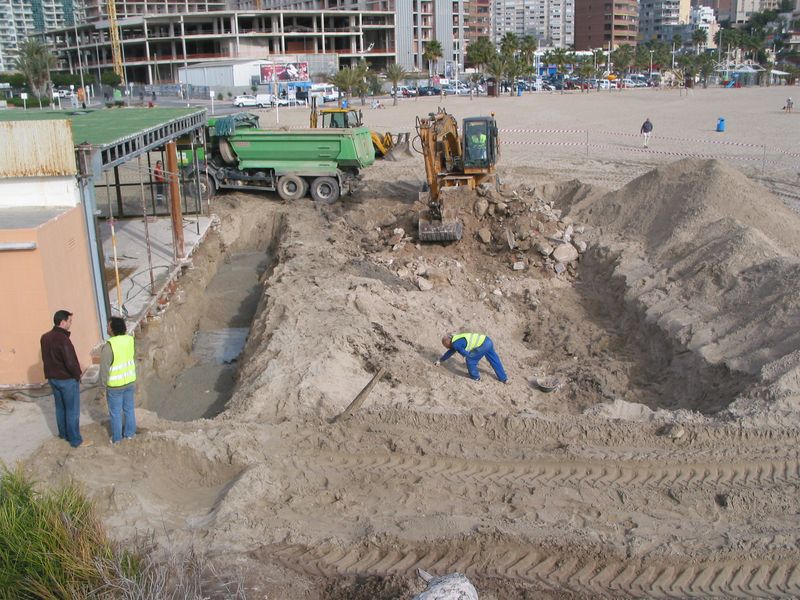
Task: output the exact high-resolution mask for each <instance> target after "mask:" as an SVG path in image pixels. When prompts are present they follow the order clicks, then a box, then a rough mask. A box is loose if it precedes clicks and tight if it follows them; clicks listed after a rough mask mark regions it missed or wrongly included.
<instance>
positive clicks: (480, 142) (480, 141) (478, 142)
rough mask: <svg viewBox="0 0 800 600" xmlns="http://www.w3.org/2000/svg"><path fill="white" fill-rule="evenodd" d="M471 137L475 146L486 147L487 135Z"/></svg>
mask: <svg viewBox="0 0 800 600" xmlns="http://www.w3.org/2000/svg"><path fill="white" fill-rule="evenodd" d="M469 137H470V141H471V142H472V143H473V144H474V145H475V146H485V145H486V134H485V133H478V134H473V135H471V136H469Z"/></svg>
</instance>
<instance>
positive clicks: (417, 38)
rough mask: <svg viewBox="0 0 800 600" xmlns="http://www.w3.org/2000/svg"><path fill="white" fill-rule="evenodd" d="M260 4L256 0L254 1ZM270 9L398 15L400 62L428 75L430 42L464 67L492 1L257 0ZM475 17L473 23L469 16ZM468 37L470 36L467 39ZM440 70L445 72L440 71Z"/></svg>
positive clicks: (446, 59)
mask: <svg viewBox="0 0 800 600" xmlns="http://www.w3.org/2000/svg"><path fill="white" fill-rule="evenodd" d="M251 1H257V0H251ZM258 1H261V2H262V3H265V4H266V5H267V6H268V7H269V8H273V9H282V10H286V9H289V8H293V9H302V10H333V9H335V10H368V9H369V10H381V11H384V10H385V11H390V12H392V13H393V14H394V15H395V18H396V21H395V42H396V57H397V62H398V63H400V64H401V65H403V66H404V67H405V68H406V69H410V70H419V71H422V72H426V71H427V69H428V65H427V63H426V62H425V60H424V58H423V54H424V53H425V46H426V44H427V42H429V41H431V40H436V41H438V42H439V43H440V44H441V46H442V51H443V56H442V59H441V60H442V62H448V61H451V62H454V63H457V64H459V65H463V64H464V53H465V51H466V45H467V42H468V39H477V38H478V37H482V36H484V35H487V34H486V33H481V32H482V31H485V30H487V29H489V26H488V19H487V18H490V16H491V12H490V4H489V2H490V0H258ZM472 16H474V19H475V20H474V21H471V20H470V17H472ZM468 36H469V37H468ZM439 71H442V69H441V68H439Z"/></svg>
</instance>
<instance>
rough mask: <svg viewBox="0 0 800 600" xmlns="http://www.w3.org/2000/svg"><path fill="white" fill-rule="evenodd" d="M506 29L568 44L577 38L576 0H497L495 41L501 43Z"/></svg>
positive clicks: (559, 45) (542, 40)
mask: <svg viewBox="0 0 800 600" xmlns="http://www.w3.org/2000/svg"><path fill="white" fill-rule="evenodd" d="M506 33H513V34H516V35H517V36H519V37H520V38H522V37H525V36H528V35H531V36H533V37H534V38H536V40H537V41H538V42H539V45H540V46H548V47H553V48H569V47H570V46H572V45H573V44H574V42H575V0H494V2H493V7H492V41H493V42H494V43H496V44H499V43H500V40H502V39H503V36H505V34H506Z"/></svg>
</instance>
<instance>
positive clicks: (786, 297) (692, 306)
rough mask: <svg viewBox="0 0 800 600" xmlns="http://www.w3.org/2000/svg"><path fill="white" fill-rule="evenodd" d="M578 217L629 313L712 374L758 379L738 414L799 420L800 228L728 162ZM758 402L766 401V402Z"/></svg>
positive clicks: (655, 174) (643, 188)
mask: <svg viewBox="0 0 800 600" xmlns="http://www.w3.org/2000/svg"><path fill="white" fill-rule="evenodd" d="M575 209H576V210H575V214H576V215H578V216H579V217H580V218H582V219H584V220H585V221H586V222H588V223H589V224H591V225H594V226H596V227H597V228H598V230H597V231H595V234H594V238H595V239H596V240H597V241H598V243H599V240H601V239H602V240H603V242H602V246H603V247H604V248H603V249H602V250H599V249H598V256H600V255H602V256H601V260H602V261H604V262H605V263H606V264H608V265H609V266H610V267H611V271H612V276H613V277H621V278H623V279H624V282H625V288H626V291H625V299H626V301H627V303H629V304H633V307H634V308H635V309H636V310H638V311H640V312H642V313H644V314H645V315H646V320H647V322H649V323H653V324H656V325H657V326H658V327H659V328H660V329H662V330H663V331H664V332H666V333H667V334H668V335H669V337H671V338H672V339H674V340H676V341H677V342H678V343H679V344H680V345H682V346H683V347H684V348H685V349H686V350H689V351H691V352H693V353H696V354H698V355H699V356H701V357H702V358H703V359H704V360H705V361H707V362H708V363H709V364H711V365H723V366H725V367H726V368H727V369H729V370H730V371H731V372H732V373H733V372H740V373H745V374H748V375H750V376H753V377H754V378H755V379H756V380H757V383H756V384H755V385H751V386H748V388H747V389H746V390H742V392H741V393H740V394H739V401H738V402H737V403H736V404H735V405H734V406H733V407H731V410H732V411H733V412H734V413H736V414H737V415H739V416H741V415H743V414H749V415H751V416H762V417H763V416H764V414H765V413H766V412H767V407H769V412H771V413H772V415H771V417H775V416H776V413H780V414H781V415H783V416H791V417H792V418H793V419H796V418H798V416H799V415H798V413H797V403H798V401H800V381H798V379H797V376H798V371H797V367H798V358H799V356H798V355H800V352H798V350H799V349H800V333H798V325H799V324H800V317H798V315H799V314H800V313H799V312H798V308H800V300H799V298H800V279H799V278H798V274H800V261H798V255H799V252H800V235H798V231H800V219H798V217H797V215H796V214H795V213H793V212H792V211H790V210H789V209H788V208H786V207H785V206H784V205H783V204H782V203H781V202H780V200H778V199H777V198H775V197H774V196H772V195H771V194H770V193H769V192H768V191H766V190H765V189H763V188H762V187H761V186H759V185H757V184H755V183H753V182H751V181H750V180H749V179H747V178H746V177H745V176H743V175H742V174H740V173H738V172H737V171H735V170H733V169H732V168H730V167H728V166H726V165H725V164H723V163H720V162H718V161H713V160H708V161H698V160H683V161H679V162H677V163H674V164H672V165H668V166H665V167H661V168H658V169H656V170H654V171H652V172H650V173H648V174H646V175H644V176H642V177H640V178H638V179H636V180H634V181H633V182H631V183H629V184H628V185H626V186H625V187H623V188H622V189H620V190H617V191H615V192H612V193H609V194H607V195H606V196H605V197H603V198H602V199H601V200H599V201H597V202H595V203H593V204H591V205H588V204H587V203H583V204H579V205H576V207H575ZM756 398H758V400H757V401H756V400H755V399H756Z"/></svg>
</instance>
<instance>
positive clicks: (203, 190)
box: [192, 173, 217, 202]
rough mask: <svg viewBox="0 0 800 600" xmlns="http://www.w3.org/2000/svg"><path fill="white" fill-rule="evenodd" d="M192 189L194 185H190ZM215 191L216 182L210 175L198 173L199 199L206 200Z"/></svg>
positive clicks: (209, 198) (212, 195) (211, 196)
mask: <svg viewBox="0 0 800 600" xmlns="http://www.w3.org/2000/svg"><path fill="white" fill-rule="evenodd" d="M192 187H193V189H194V186H192ZM216 193H217V184H216V182H215V181H214V178H213V177H211V175H206V174H204V173H203V174H201V175H200V200H202V201H203V202H208V201H209V200H211V198H213V197H214V194H216Z"/></svg>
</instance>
